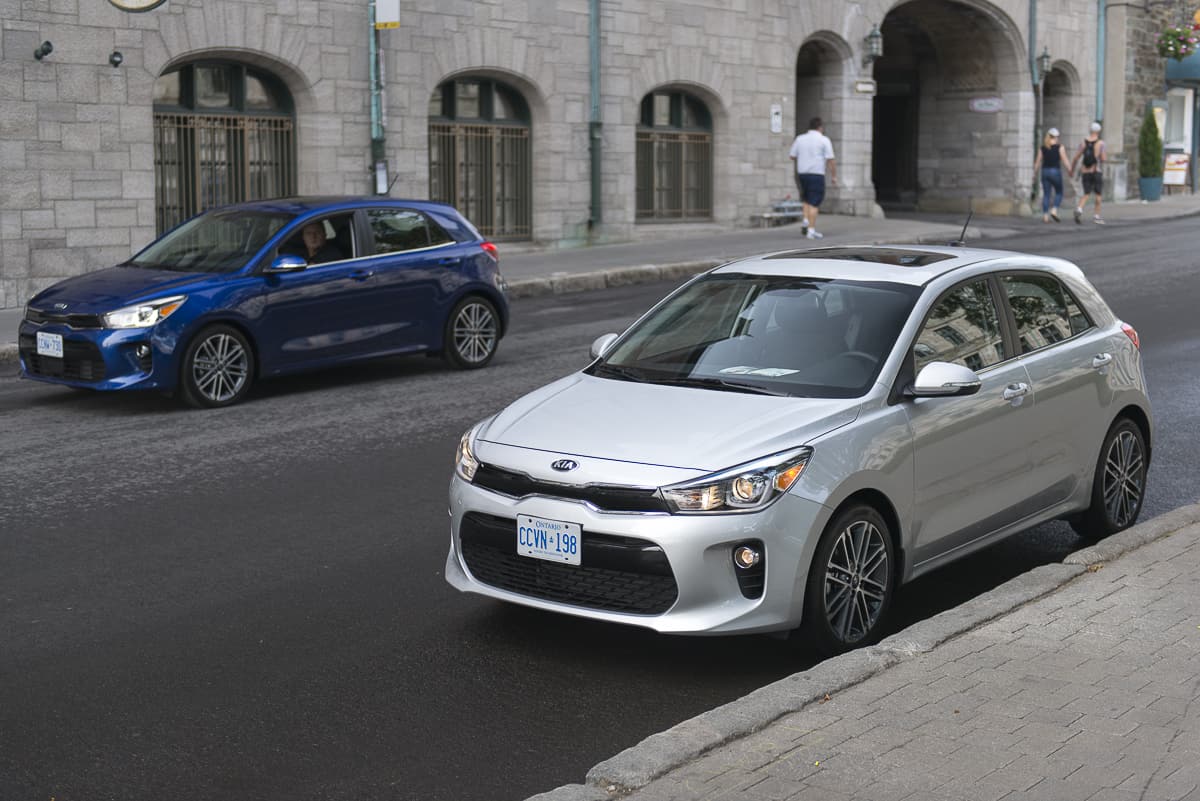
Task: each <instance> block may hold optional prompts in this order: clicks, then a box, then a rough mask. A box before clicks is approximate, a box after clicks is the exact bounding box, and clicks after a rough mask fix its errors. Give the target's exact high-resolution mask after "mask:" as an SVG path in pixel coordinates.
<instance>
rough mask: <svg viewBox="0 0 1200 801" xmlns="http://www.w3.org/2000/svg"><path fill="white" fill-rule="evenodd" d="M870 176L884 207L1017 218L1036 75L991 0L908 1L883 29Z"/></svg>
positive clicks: (888, 18)
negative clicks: (1024, 122)
mask: <svg viewBox="0 0 1200 801" xmlns="http://www.w3.org/2000/svg"><path fill="white" fill-rule="evenodd" d="M880 29H881V31H882V33H883V57H882V58H880V59H878V60H877V61H876V62H875V64H874V68H873V69H874V77H875V82H876V95H875V99H874V114H873V119H874V123H873V132H872V133H873V144H872V170H871V173H872V180H873V181H874V183H875V192H876V199H877V201H878V202H879V203H880V205H883V206H885V207H892V208H896V207H900V208H904V207H910V208H913V207H915V208H922V209H928V210H946V211H959V210H963V211H965V210H967V209H968V208H971V209H975V210H976V211H988V212H992V213H1004V214H1008V213H1013V212H1014V211H1016V210H1017V208H1018V203H1019V197H1020V191H1019V189H1018V186H1019V184H1020V180H1019V176H1018V172H1019V171H1018V169H1017V165H1016V164H1015V163H1010V162H1011V160H1012V158H1013V153H1015V152H1018V151H1019V152H1020V153H1022V154H1024V153H1025V151H1026V150H1028V149H1029V147H1028V143H1027V142H1026V141H1024V140H1023V139H1022V138H1021V135H1020V128H1019V119H1020V116H1021V115H1020V114H1019V111H1020V110H1021V109H1022V108H1028V107H1029V106H1028V104H1029V103H1030V102H1031V98H1032V95H1031V92H1030V89H1029V86H1028V82H1027V81H1026V80H1025V78H1027V76H1028V71H1027V70H1025V69H1024V65H1023V64H1022V63H1021V61H1020V49H1019V47H1018V42H1019V38H1018V36H1017V29H1016V26H1015V25H1013V24H1012V22H1011V20H1009V19H1008V18H1007V17H1006V16H1005V15H1004V14H1003V12H1001V11H999V10H997V9H995V8H993V7H992V6H990V5H988V4H987V3H985V2H983V0H963V2H956V1H955V0H909V2H903V3H901V4H899V5H897V6H896V7H895V8H893V9H892V10H891V12H889V13H888V15H887V16H886V17H885V18H884V21H883V24H882V25H881V26H880Z"/></svg>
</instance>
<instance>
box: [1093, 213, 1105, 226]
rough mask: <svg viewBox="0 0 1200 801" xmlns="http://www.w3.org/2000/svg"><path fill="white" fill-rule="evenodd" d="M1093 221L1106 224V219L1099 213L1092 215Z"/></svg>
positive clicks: (1097, 223)
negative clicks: (1101, 217)
mask: <svg viewBox="0 0 1200 801" xmlns="http://www.w3.org/2000/svg"><path fill="white" fill-rule="evenodd" d="M1092 222H1094V223H1095V224H1096V225H1104V220H1102V219H1100V215H1099V214H1096V215H1094V216H1093V217H1092Z"/></svg>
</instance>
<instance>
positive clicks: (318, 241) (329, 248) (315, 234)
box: [300, 221, 345, 264]
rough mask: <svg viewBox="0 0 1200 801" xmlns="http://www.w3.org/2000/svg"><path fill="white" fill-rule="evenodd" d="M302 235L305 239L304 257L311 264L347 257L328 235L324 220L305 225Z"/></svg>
mask: <svg viewBox="0 0 1200 801" xmlns="http://www.w3.org/2000/svg"><path fill="white" fill-rule="evenodd" d="M300 235H301V237H302V238H303V239H304V250H305V253H304V254H303V255H304V259H305V260H306V261H307V262H308V263H309V264H324V263H326V262H330V261H341V260H342V259H344V258H345V256H343V255H342V252H341V251H340V250H338V248H337V246H336V245H334V244H333V243H332V242H330V241H329V239H328V238H327V237H326V235H325V223H324V222H321V221H318V222H311V223H309V224H308V225H306V226H304V228H303V229H302V230H301V232H300Z"/></svg>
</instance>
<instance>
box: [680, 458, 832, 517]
mask: <svg viewBox="0 0 1200 801" xmlns="http://www.w3.org/2000/svg"><path fill="white" fill-rule="evenodd" d="M810 458H812V448H794V449H792V450H790V451H784V452H782V453H776V454H773V455H771V456H767V457H765V458H763V459H758V460H755V461H753V462H747V463H745V464H741V465H738V466H737V467H731V468H729V469H728V470H722V471H721V472H719V473H712V474H710V475H707V476H703V477H702V478H697V479H693V480H691V481H684V482H681V483H679V484H672V485H670V486H669V487H662V488H660V489H659V492H660V493H662V496H663V498H664V499H665V500H666V501H667V503H668V504H669V505H670V506H671V509H672V511H674V512H677V513H679V514H702V513H705V512H709V513H725V514H728V513H731V512H756V511H758V510H760V509H764V508H766V507H767V506H770V505H771V504H772V503H774V502H775V501H777V500H778V499H779V498H781V497H782V496H783V494H784V493H785V492H787V491H788V490H789V489H791V487H792V485H793V484H795V483H796V479H798V478H800V474H801V473H803V472H804V467H805V465H807V464H808V460H809V459H810Z"/></svg>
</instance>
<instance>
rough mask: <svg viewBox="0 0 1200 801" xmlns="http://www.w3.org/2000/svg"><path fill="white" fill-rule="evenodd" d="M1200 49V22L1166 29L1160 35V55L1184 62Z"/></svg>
mask: <svg viewBox="0 0 1200 801" xmlns="http://www.w3.org/2000/svg"><path fill="white" fill-rule="evenodd" d="M1197 48H1200V22H1196V23H1193V24H1191V25H1179V26H1175V27H1170V28H1166V29H1165V30H1163V32H1162V33H1160V34H1159V35H1158V54H1159V55H1160V56H1162V57H1163V58H1173V59H1175V60H1176V61H1183V60H1184V59H1185V58H1187V57H1188V56H1190V55H1191V54H1192V53H1195V52H1196V50H1197Z"/></svg>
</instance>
